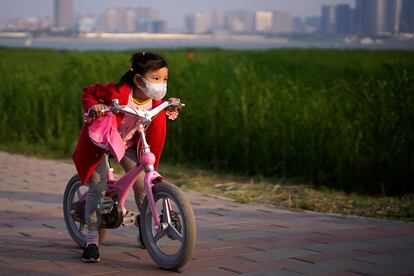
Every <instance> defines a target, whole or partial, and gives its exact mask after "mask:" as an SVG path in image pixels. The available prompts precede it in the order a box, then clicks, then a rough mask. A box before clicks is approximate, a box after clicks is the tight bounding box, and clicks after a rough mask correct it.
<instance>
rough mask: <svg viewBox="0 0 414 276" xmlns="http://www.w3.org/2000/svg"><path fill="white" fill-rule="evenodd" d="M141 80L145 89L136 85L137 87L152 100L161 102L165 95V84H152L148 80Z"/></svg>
mask: <svg viewBox="0 0 414 276" xmlns="http://www.w3.org/2000/svg"><path fill="white" fill-rule="evenodd" d="M142 80H143V81H144V82H145V87H142V86H140V85H138V87H139V88H140V89H141V90H142V92H144V94H145V95H146V96H147V97H149V98H151V99H154V100H158V101H159V100H161V99H162V98H164V96H165V94H166V93H167V83H166V82H162V83H152V82H150V81H149V80H146V79H145V78H144V77H142Z"/></svg>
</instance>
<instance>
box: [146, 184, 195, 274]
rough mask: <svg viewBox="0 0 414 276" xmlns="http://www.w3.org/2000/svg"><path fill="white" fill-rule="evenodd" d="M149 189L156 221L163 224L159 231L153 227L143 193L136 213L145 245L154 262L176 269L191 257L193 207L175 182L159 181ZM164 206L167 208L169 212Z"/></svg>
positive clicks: (164, 267) (193, 236) (148, 206)
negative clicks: (139, 208)
mask: <svg viewBox="0 0 414 276" xmlns="http://www.w3.org/2000/svg"><path fill="white" fill-rule="evenodd" d="M152 192H153V195H154V200H155V206H156V209H157V212H158V214H159V215H160V222H161V223H164V225H165V226H166V227H164V228H165V229H163V230H160V231H157V230H156V229H155V224H154V222H153V218H152V211H151V208H150V204H149V201H148V198H147V197H146V198H145V200H144V204H143V208H142V214H141V215H140V225H141V227H140V228H141V231H142V238H143V241H144V244H145V247H146V248H147V251H148V253H149V254H150V256H151V258H152V259H153V261H154V262H155V263H156V264H157V265H158V266H160V267H161V268H163V269H168V270H179V269H180V268H181V267H183V266H184V265H185V264H186V263H187V261H188V260H189V259H190V258H191V255H192V253H193V250H194V247H195V240H196V224H195V218H194V213H193V210H192V208H191V205H190V202H189V201H188V199H187V198H186V197H185V195H184V193H183V192H182V191H181V190H180V189H179V188H178V187H176V186H175V185H172V184H169V183H166V182H161V183H158V184H156V185H154V186H153V188H152ZM166 209H169V215H167V212H166ZM167 225H168V226H167Z"/></svg>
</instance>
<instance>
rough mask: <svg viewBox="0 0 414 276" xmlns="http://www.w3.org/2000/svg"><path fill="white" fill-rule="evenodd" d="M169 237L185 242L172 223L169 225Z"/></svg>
mask: <svg viewBox="0 0 414 276" xmlns="http://www.w3.org/2000/svg"><path fill="white" fill-rule="evenodd" d="M167 231H168V236H169V237H171V238H172V239H173V240H179V241H180V242H183V235H181V233H180V232H179V231H178V230H177V228H175V227H174V225H172V223H168V228H167Z"/></svg>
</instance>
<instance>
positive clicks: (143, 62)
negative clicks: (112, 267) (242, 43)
mask: <svg viewBox="0 0 414 276" xmlns="http://www.w3.org/2000/svg"><path fill="white" fill-rule="evenodd" d="M131 61H132V66H131V68H129V70H128V72H126V73H125V74H124V75H123V76H122V78H121V79H120V81H119V82H118V83H117V84H114V83H109V84H106V85H103V84H95V85H92V86H87V87H85V88H84V89H83V96H82V103H83V108H84V110H85V112H89V111H90V110H92V111H94V113H95V114H96V116H98V117H100V116H104V115H105V114H104V113H103V112H102V111H103V110H104V109H106V108H107V106H108V105H111V104H112V99H119V104H120V105H129V106H130V107H133V108H135V109H140V110H148V109H152V108H154V107H156V106H158V105H159V104H161V103H162V101H161V99H162V98H163V97H164V96H165V93H166V91H167V80H168V66H167V62H166V60H165V59H164V58H163V57H161V56H160V55H158V54H155V53H145V52H142V53H135V54H133V55H132V58H131ZM170 100H171V101H177V102H179V99H174V98H173V99H170ZM177 116H178V110H177V109H174V108H171V109H168V110H166V111H162V112H160V113H159V114H158V115H157V116H156V117H155V118H154V119H153V121H152V123H151V124H150V126H149V127H148V129H147V131H146V135H147V136H146V137H147V140H148V144H149V145H150V146H151V151H152V152H153V153H154V155H155V157H156V162H155V164H154V166H155V168H156V167H157V165H158V162H159V159H160V156H161V152H162V149H163V147H164V141H165V133H166V117H168V118H169V119H171V120H174V119H176V118H177ZM116 120H117V128H118V132H119V134H120V136H121V138H122V139H123V141H124V143H125V147H126V150H125V155H124V157H123V158H122V159H121V160H120V162H119V163H120V165H121V166H122V168H123V169H124V170H125V171H126V172H127V171H129V170H130V169H132V168H133V167H135V166H137V164H138V163H139V156H138V154H137V153H138V152H139V135H137V134H138V133H137V127H138V122H137V119H136V118H135V117H133V116H130V115H126V114H124V113H118V114H116ZM89 125H90V123H85V124H84V126H83V128H82V130H81V133H80V136H79V139H78V143H77V145H76V148H75V151H74V152H73V160H74V163H75V166H76V169H77V171H78V174H79V176H80V179H81V181H82V183H86V182H88V184H89V193H88V199H87V202H86V206H85V217H86V222H87V226H88V232H87V236H86V237H87V242H86V247H85V249H84V252H83V258H82V261H84V262H99V261H100V256H99V249H98V239H99V237H98V230H99V229H98V228H99V220H100V218H99V215H98V213H97V210H96V208H97V203H98V201H99V199H101V198H102V197H103V195H104V191H105V188H106V182H107V167H106V162H105V150H104V149H101V148H100V147H98V146H96V145H95V144H93V142H92V141H91V139H90V138H89V135H88V127H89ZM144 175H145V173H144V172H142V173H141V175H140V177H139V178H138V180H137V182H136V183H135V184H134V187H133V190H134V195H135V202H136V204H137V207H138V210H139V211H141V208H142V203H143V199H144V196H145V194H144V193H145V190H144ZM136 225H137V224H136ZM137 226H138V225H137ZM138 237H140V234H138ZM138 240H139V239H138ZM141 242H142V240H141ZM141 246H142V244H141Z"/></svg>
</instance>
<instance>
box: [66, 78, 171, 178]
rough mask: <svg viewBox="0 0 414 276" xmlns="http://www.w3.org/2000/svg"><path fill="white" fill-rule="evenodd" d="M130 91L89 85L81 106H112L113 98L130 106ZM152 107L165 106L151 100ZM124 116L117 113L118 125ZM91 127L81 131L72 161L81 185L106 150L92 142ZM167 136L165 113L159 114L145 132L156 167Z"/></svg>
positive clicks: (108, 85)
mask: <svg viewBox="0 0 414 276" xmlns="http://www.w3.org/2000/svg"><path fill="white" fill-rule="evenodd" d="M130 91H131V88H130V87H129V86H128V85H127V84H124V85H122V86H121V87H119V88H117V87H116V86H115V84H114V83H109V84H99V83H98V84H95V85H91V86H86V87H84V88H83V95H82V104H83V109H84V111H85V112H87V111H88V110H89V108H91V107H92V106H94V105H95V104H99V103H103V104H105V105H108V106H110V105H112V100H113V99H118V100H119V104H120V105H126V104H127V103H128V97H129V94H130ZM152 102H153V104H152V107H153V108H154V107H156V106H158V105H160V104H161V103H162V101H156V100H153V101H152ZM123 116H124V114H123V113H118V114H116V119H117V124H118V126H119V124H120V123H121V121H122V118H123ZM89 125H90V124H88V123H85V124H84V125H83V127H82V129H81V132H80V135H79V138H78V143H77V144H76V148H75V151H74V152H73V155H72V158H73V161H74V163H75V167H76V169H77V171H78V174H79V176H80V179H81V181H82V183H85V182H86V181H87V180H88V179H89V178H90V176H91V175H92V173H93V171H95V169H96V166H97V165H98V163H99V161H100V160H101V158H102V157H103V155H104V153H105V151H104V150H103V149H101V148H99V147H97V146H96V145H95V144H93V143H92V141H91V140H90V139H89V135H88V127H89ZM165 134H166V116H165V111H162V112H160V113H159V114H158V115H157V116H156V117H155V118H154V119H153V121H152V122H151V124H150V126H149V127H148V128H147V130H146V137H147V142H148V144H149V145H150V146H151V151H152V153H154V155H155V158H156V161H155V164H154V166H155V168H157V166H158V162H159V160H160V156H161V152H162V149H163V147H164V142H165ZM138 141H139V137H138V136H137V139H136V143H138Z"/></svg>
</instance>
